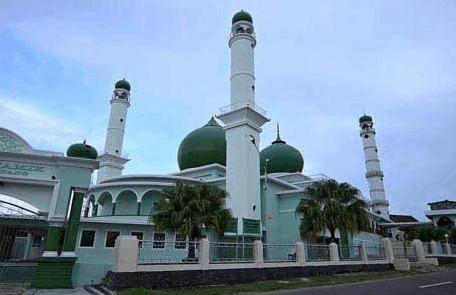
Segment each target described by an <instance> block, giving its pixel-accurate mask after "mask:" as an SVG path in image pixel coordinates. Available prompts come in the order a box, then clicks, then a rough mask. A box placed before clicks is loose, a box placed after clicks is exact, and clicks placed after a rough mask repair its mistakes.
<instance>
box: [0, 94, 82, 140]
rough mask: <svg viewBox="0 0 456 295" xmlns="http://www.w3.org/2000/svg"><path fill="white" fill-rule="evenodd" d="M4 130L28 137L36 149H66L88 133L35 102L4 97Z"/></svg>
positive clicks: (0, 105)
mask: <svg viewBox="0 0 456 295" xmlns="http://www.w3.org/2000/svg"><path fill="white" fill-rule="evenodd" d="M0 118H2V127H5V128H7V129H10V130H12V131H14V132H16V133H18V134H19V135H20V136H22V137H24V139H26V140H27V141H29V143H30V144H31V145H32V147H35V148H41V147H43V146H45V147H46V148H51V147H54V148H59V149H66V148H67V147H68V145H70V144H72V143H74V142H75V141H79V140H80V138H83V136H84V134H83V132H81V131H80V129H79V128H77V126H76V124H74V123H73V122H71V121H69V120H67V119H65V118H62V117H61V116H59V115H58V114H55V113H52V112H51V111H49V110H45V109H42V108H40V107H38V106H36V105H34V104H33V103H31V102H27V101H24V100H19V99H12V98H8V97H5V96H0Z"/></svg>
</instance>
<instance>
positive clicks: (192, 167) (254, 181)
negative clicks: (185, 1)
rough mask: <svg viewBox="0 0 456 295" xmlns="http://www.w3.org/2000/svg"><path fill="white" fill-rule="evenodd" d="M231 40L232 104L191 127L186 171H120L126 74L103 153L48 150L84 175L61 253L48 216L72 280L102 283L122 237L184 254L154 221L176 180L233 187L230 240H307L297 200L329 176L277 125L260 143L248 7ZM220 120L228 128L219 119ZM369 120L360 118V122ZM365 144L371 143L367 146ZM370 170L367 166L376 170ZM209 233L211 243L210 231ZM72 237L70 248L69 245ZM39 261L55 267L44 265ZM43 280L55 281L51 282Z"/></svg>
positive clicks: (185, 144) (55, 254) (182, 150)
mask: <svg viewBox="0 0 456 295" xmlns="http://www.w3.org/2000/svg"><path fill="white" fill-rule="evenodd" d="M229 46H230V48H231V77H230V83H231V96H230V102H229V105H228V106H226V107H222V108H221V110H220V113H219V114H218V115H217V117H216V118H214V117H211V118H208V119H209V121H208V123H207V124H205V125H204V126H202V127H201V128H198V129H196V130H194V131H192V132H190V133H189V134H188V135H187V136H186V137H185V138H184V139H183V140H182V142H181V144H180V146H179V151H178V155H177V159H178V164H179V168H180V171H178V172H172V173H169V174H166V175H154V174H147V175H122V170H123V167H124V165H125V164H126V163H127V162H128V159H126V158H124V157H122V156H121V155H122V146H123V138H124V133H125V126H126V123H127V120H126V119H127V113H128V107H129V106H130V104H131V103H134V101H131V100H130V91H131V85H130V84H129V83H128V82H127V81H126V80H120V81H118V82H117V83H116V84H115V86H114V90H113V95H112V98H111V100H110V103H111V111H110V118H109V122H108V128H107V134H106V142H105V147H104V152H103V154H101V155H100V156H98V155H97V153H96V151H95V150H94V149H93V148H92V147H90V146H88V145H86V144H85V143H83V144H76V145H73V146H71V147H70V148H69V150H68V152H67V155H68V157H61V155H60V156H47V157H51V158H56V159H57V158H58V160H56V161H57V163H61V162H65V163H71V165H70V164H68V165H70V166H71V167H73V166H75V168H74V169H76V168H77V169H78V170H77V171H76V172H77V173H81V175H83V176H81V179H83V180H84V181H83V183H77V182H76V183H73V182H72V180H73V179H72V178H71V177H70V179H68V180H65V188H67V187H68V189H66V190H64V191H62V197H61V199H60V196H59V200H61V201H60V202H61V203H62V204H66V207H65V206H64V205H61V206H57V207H58V208H59V209H60V211H58V214H57V216H56V217H59V218H60V219H59V220H61V221H66V219H65V218H66V217H67V216H68V212H67V211H71V214H70V215H69V217H68V221H72V222H73V224H77V225H78V227H71V229H68V230H72V232H71V234H70V237H71V239H70V241H68V242H67V240H68V239H67V240H65V241H63V250H62V249H58V245H60V244H61V243H62V241H59V239H60V237H61V231H59V229H58V226H59V224H57V223H54V219H52V218H53V217H54V215H56V214H54V213H52V214H50V217H49V218H48V219H46V220H45V221H46V222H47V224H48V225H47V226H48V227H49V229H48V236H47V241H49V242H46V245H47V244H49V245H51V244H52V247H51V246H49V247H47V246H46V247H45V251H44V254H43V257H51V258H52V259H54V261H56V260H59V259H60V260H62V261H63V262H65V263H67V264H65V265H66V266H67V267H68V268H70V267H72V273H71V272H70V274H71V276H72V283H73V285H82V284H90V283H97V282H99V281H100V279H101V278H103V277H104V276H105V274H106V273H107V271H109V270H110V269H111V268H112V266H113V262H114V258H115V257H114V246H115V240H116V238H117V236H119V235H134V236H136V237H138V239H139V240H143V241H144V242H143V244H142V247H151V253H155V254H154V255H157V257H159V256H160V255H162V256H163V253H172V254H173V255H172V256H173V257H174V259H175V260H176V261H179V260H182V259H183V258H185V255H186V249H188V244H187V243H185V242H186V241H185V237H182V236H180V235H179V234H178V233H169V232H162V231H160V230H157V229H156V228H155V227H154V224H153V221H151V220H150V218H149V216H150V213H151V212H152V211H153V210H154V205H156V203H157V201H158V199H159V195H160V192H161V190H162V189H163V188H167V187H172V186H175V184H176V182H178V181H180V182H184V183H189V184H196V183H207V184H211V185H215V186H218V187H220V188H222V189H225V190H226V191H227V192H228V194H229V197H228V198H227V202H226V206H227V208H229V209H230V210H231V212H232V214H233V221H232V223H231V224H230V226H229V229H228V231H227V233H226V234H225V237H224V240H227V241H237V242H250V241H253V240H255V239H262V240H263V242H265V243H270V244H294V243H296V242H297V241H300V240H301V237H300V234H299V223H300V219H299V216H297V215H296V213H295V210H296V207H297V205H298V203H299V202H300V200H301V199H302V198H304V197H305V193H304V192H305V189H306V187H307V186H308V185H310V184H312V183H314V182H316V181H322V180H325V179H328V177H327V176H325V175H323V174H321V175H304V174H302V170H303V167H304V159H303V157H302V154H301V153H300V152H299V151H298V150H297V149H295V148H294V147H292V146H290V145H288V144H287V143H286V141H284V140H283V139H282V138H281V136H280V133H279V128H278V126H277V138H276V139H275V140H273V141H272V143H271V145H269V146H268V147H266V148H265V149H263V150H262V151H260V150H259V142H260V134H261V131H262V126H263V125H264V124H266V123H267V122H269V121H270V118H269V117H268V115H267V112H266V111H265V110H263V109H262V108H261V107H259V106H258V105H257V102H256V100H255V73H254V49H255V46H256V37H255V30H254V26H253V20H252V17H251V16H250V14H248V13H247V12H245V11H240V12H238V13H236V14H235V15H234V17H233V19H232V27H231V33H230V38H229ZM217 120H220V121H221V122H223V124H224V125H223V126H221V123H220V122H218V121H217ZM365 122H367V121H365ZM365 122H361V121H360V123H363V124H364V123H365ZM362 128H363V127H362ZM363 130H364V129H363ZM363 138H364V137H363ZM365 146H366V144H365ZM367 146H368V147H369V148H370V147H371V145H369V144H367ZM365 150H366V149H365ZM0 155H2V156H3V154H0ZM366 155H367V154H366ZM4 156H5V157H7V156H11V154H9V155H6V154H5V155H4ZM95 158H96V160H95ZM3 159H4V158H3V157H2V158H0V160H3ZM377 162H379V161H378V158H377ZM366 163H367V161H366ZM77 165H79V166H77ZM98 165H99V167H98ZM80 166H83V167H80ZM369 167H370V166H369ZM369 167H368V168H369ZM375 167H377V166H375ZM375 167H374V168H375ZM97 168H99V169H98V178H97V184H96V185H93V186H91V187H89V183H90V174H91V172H92V171H93V170H94V169H97ZM377 168H378V169H376V170H375V169H374V170H375V171H377V172H376V173H378V171H381V170H380V168H379V163H378V167H377ZM72 169H73V168H72ZM374 170H372V171H374ZM65 171H68V170H65ZM72 171H73V170H69V171H68V174H69V175H72V177H74V178H78V179H79V176H78V175H79V174H78V175H76V174H72V173H73V172H72ZM369 171H370V170H369ZM372 171H370V172H371V173H373V172H372ZM76 172H74V173H76ZM55 177H56V178H55V180H56V181H57V180H59V179H61V177H63V176H61V175H60V174H56V175H55ZM375 177H377V178H378V176H375ZM377 178H375V179H377ZM368 179H370V178H368ZM1 181H3V178H2V179H1ZM69 188H74V189H73V190H70V189H69ZM76 188H78V189H76ZM79 188H80V189H79ZM87 188H88V189H87ZM60 189H62V187H61V188H60ZM83 189H85V190H83ZM70 192H73V193H70ZM0 193H5V194H9V195H12V196H15V195H17V194H18V190H16V191H8V192H7V191H6V190H3V187H1V186H0ZM79 193H81V194H82V195H81V194H79ZM70 196H73V201H72V202H73V203H72V204H73V205H72V206H69V205H68V204H69V203H70V201H69V200H70ZM74 196H77V198H75V197H74ZM371 197H372V196H371ZM383 199H384V194H383ZM383 199H382V198H374V199H373V200H374V201H375V202H374V204H373V206H375V208H376V209H378V210H379V212H373V213H370V216H371V219H372V227H373V228H374V229H376V228H377V226H376V225H377V222H379V221H383V220H386V221H387V220H388V219H387V217H386V215H385V214H387V202H386V203H385V201H386V200H383ZM75 200H76V201H75ZM367 202H368V203H370V201H367ZM48 207H49V206H47V207H46V206H45V207H43V211H44V212H54V211H53V209H52V208H53V207H52V204H51V205H50V208H48ZM81 207H82V214H81V215H82V216H81V217H80V218H79V215H78V214H76V212H77V213H79V211H80V210H79V211H78V209H81ZM64 209H65V210H66V211H65V210H64ZM76 215H77V216H76ZM54 227H55V228H54ZM68 228H70V227H68ZM209 234H210V233H209ZM209 238H210V239H211V240H214V237H213V236H209ZM337 238H338V239H341V238H342V237H341V235H340V233H337ZM379 239H380V236H379V235H376V234H375V233H361V234H360V235H357V236H354V237H351V238H350V239H348V238H346V242H347V243H350V244H359V243H361V241H378V240H379ZM146 241H149V242H150V243H146ZM324 241H325V237H324V236H322V238H321V242H324ZM67 244H70V245H68V246H66V245H67ZM71 245H72V246H73V247H71ZM62 253H63V254H62ZM160 253H161V254H160ZM51 258H49V259H51ZM68 260H69V261H68ZM44 262H46V261H44ZM40 267H41V269H42V270H47V271H48V272H49V271H51V268H50V267H49V265H46V264H45V263H43V266H41V265H40ZM46 267H47V268H46ZM52 271H57V269H56V268H54V269H52ZM67 276H68V274H67ZM67 279H68V278H67ZM46 284H47V285H46V286H51V285H52V284H53V283H52V282H46ZM44 285H45V284H44V283H43V284H42V285H40V286H44Z"/></svg>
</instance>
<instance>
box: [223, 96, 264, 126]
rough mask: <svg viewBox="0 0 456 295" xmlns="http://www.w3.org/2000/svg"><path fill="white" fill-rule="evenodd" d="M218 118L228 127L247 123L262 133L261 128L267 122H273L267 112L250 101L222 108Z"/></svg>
mask: <svg viewBox="0 0 456 295" xmlns="http://www.w3.org/2000/svg"><path fill="white" fill-rule="evenodd" d="M217 118H219V119H220V120H222V122H223V123H225V124H226V125H227V126H225V128H226V127H228V125H233V126H232V127H234V125H238V124H243V123H246V122H249V123H252V124H253V125H254V126H256V127H255V128H256V129H258V131H260V132H261V129H260V127H261V126H263V124H265V123H266V122H269V121H271V119H270V118H269V117H268V114H267V112H266V111H265V110H264V109H263V108H261V107H259V106H258V105H256V104H255V103H252V102H249V101H239V102H236V103H233V104H230V105H227V106H224V107H221V108H220V114H219V115H217Z"/></svg>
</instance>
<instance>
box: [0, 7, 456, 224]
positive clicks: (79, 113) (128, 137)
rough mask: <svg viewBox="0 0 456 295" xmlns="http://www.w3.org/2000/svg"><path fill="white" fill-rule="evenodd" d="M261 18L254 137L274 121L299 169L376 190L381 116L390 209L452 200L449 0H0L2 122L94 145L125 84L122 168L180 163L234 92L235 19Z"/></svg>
mask: <svg viewBox="0 0 456 295" xmlns="http://www.w3.org/2000/svg"><path fill="white" fill-rule="evenodd" d="M241 9H244V10H246V11H248V12H249V13H250V14H251V15H252V17H253V24H254V27H255V31H256V37H257V46H256V48H255V76H256V85H255V92H256V103H257V104H258V105H259V106H261V107H262V108H264V109H265V110H267V111H268V114H269V116H270V118H271V122H269V123H268V124H266V125H264V126H263V133H262V134H261V142H260V149H263V148H265V147H267V146H268V145H269V144H270V143H271V142H272V141H273V140H274V139H275V134H276V127H275V126H276V123H277V122H279V124H280V134H281V137H282V139H283V140H285V141H286V142H287V144H290V145H292V146H294V147H295V148H297V149H298V150H300V151H301V153H302V154H303V157H304V162H305V164H304V171H303V173H304V174H306V175H313V174H318V173H324V174H325V175H327V176H329V177H332V178H334V179H336V180H338V181H339V182H349V183H351V184H352V185H354V186H355V187H357V188H359V189H360V190H361V191H362V193H363V195H364V196H366V197H367V196H368V195H369V190H368V185H367V181H366V179H365V178H364V174H365V172H366V169H365V164H364V154H363V148H362V140H361V138H360V137H359V129H360V128H359V124H358V119H359V117H360V116H361V115H363V113H366V114H369V115H371V116H372V117H373V120H374V127H375V129H376V132H377V137H376V139H377V144H378V151H379V156H380V160H381V165H382V169H383V171H384V174H385V178H384V183H385V190H386V197H387V199H388V200H389V202H390V213H392V214H406V215H409V214H410V215H413V216H415V217H416V218H418V219H419V220H422V221H425V220H427V218H426V217H425V216H424V213H423V212H424V211H425V210H429V209H428V208H429V207H428V206H427V203H429V202H432V201H438V200H443V199H450V200H456V176H455V169H454V167H456V157H455V148H454V147H455V146H456V132H454V129H453V127H456V118H455V115H454V114H455V113H456V99H455V98H456V83H455V81H456V18H455V16H456V1H437V0H436V1H420V0H409V1H402V0H395V1H380V0H379V1H375V0H368V1H361V0H359V1H326V0H322V1H307V0H306V1H304V0H301V1H287V0H283V1H279V2H278V1H265V0H258V1H248V0H244V1H237V0H231V1H222V0H219V1H196V0H193V1H184V0H183V1H172V0H167V1H140V0H137V1H120V0H118V1H115V0H110V1H103V0H102V1H74V0H69V1H46V0H41V1H26V0H22V1H21V0H0V126H1V127H4V128H7V129H10V130H13V131H14V132H16V133H18V134H19V135H21V136H22V137H23V138H24V139H25V140H26V141H28V142H29V143H30V144H31V145H32V146H33V147H34V148H36V149H48V150H55V151H60V152H65V151H66V149H67V147H68V146H69V145H71V144H72V143H76V142H82V141H83V140H84V139H87V142H88V143H89V144H90V145H92V146H94V147H95V148H96V149H97V150H98V151H99V153H100V154H101V153H102V152H103V149H104V141H105V135H106V128H107V123H108V117H109V111H110V105H109V99H110V97H111V95H112V91H113V88H114V84H115V82H116V81H117V80H119V79H121V78H124V77H125V78H126V79H127V80H128V81H129V82H130V83H131V85H132V91H131V107H130V108H129V110H128V116H127V120H126V131H125V132H126V133H125V139H124V146H123V153H124V154H126V155H128V157H129V158H130V159H131V161H130V162H129V163H128V164H127V165H126V168H125V169H124V174H167V173H171V172H175V171H177V170H178V165H177V151H178V148H179V144H180V142H181V140H182V139H183V138H184V137H185V136H186V135H187V134H188V133H190V132H191V131H192V130H194V129H196V128H199V127H201V126H202V125H204V124H205V123H206V122H207V121H208V120H209V119H210V117H211V115H215V114H218V113H219V108H220V107H223V106H225V105H228V104H229V102H230V97H229V95H230V89H229V87H230V83H229V77H230V49H229V47H228V39H229V33H230V28H231V18H232V16H233V15H234V13H236V12H237V11H239V10H241Z"/></svg>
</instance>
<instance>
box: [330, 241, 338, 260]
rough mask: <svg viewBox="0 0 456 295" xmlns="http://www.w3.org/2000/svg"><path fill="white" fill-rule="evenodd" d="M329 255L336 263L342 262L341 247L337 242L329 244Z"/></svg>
mask: <svg viewBox="0 0 456 295" xmlns="http://www.w3.org/2000/svg"><path fill="white" fill-rule="evenodd" d="M329 256H330V257H331V261H333V262H335V263H336V264H337V263H339V262H340V258H339V249H338V247H337V244H336V243H331V244H329Z"/></svg>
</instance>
